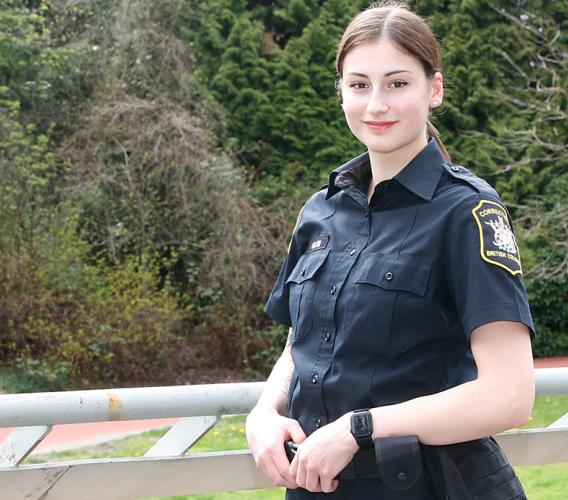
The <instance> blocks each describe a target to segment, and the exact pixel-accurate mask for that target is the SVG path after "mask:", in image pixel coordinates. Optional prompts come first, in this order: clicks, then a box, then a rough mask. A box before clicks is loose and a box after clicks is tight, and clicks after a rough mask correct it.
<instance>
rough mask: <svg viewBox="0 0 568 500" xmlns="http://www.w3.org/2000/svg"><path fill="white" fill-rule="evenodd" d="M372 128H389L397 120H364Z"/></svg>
mask: <svg viewBox="0 0 568 500" xmlns="http://www.w3.org/2000/svg"><path fill="white" fill-rule="evenodd" d="M364 123H365V125H367V127H369V128H370V129H372V130H387V129H389V128H391V127H392V126H393V125H394V124H395V123H396V122H364Z"/></svg>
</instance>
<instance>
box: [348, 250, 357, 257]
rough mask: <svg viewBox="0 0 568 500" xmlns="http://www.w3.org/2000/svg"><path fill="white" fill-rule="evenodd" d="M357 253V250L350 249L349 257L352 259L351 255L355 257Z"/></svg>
mask: <svg viewBox="0 0 568 500" xmlns="http://www.w3.org/2000/svg"><path fill="white" fill-rule="evenodd" d="M356 253H357V250H356V249H355V248H352V249H351V250H349V255H351V256H352V257H353V255H355V254H356Z"/></svg>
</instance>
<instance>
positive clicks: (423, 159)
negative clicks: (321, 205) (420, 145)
mask: <svg viewBox="0 0 568 500" xmlns="http://www.w3.org/2000/svg"><path fill="white" fill-rule="evenodd" d="M444 163H445V159H444V156H443V155H442V152H441V151H440V148H439V146H438V144H437V142H436V141H435V140H434V139H431V140H430V141H429V142H428V144H427V145H426V146H425V147H424V149H422V151H420V153H418V154H417V155H416V156H415V157H414V158H413V159H412V160H411V161H410V163H408V164H407V165H406V166H405V167H404V168H403V169H402V170H401V171H400V172H399V173H398V174H396V175H395V176H394V177H393V179H395V180H396V181H398V182H399V183H400V184H402V185H403V186H404V187H405V188H406V189H408V190H409V191H412V192H413V193H414V194H416V195H418V196H420V198H422V199H424V200H426V201H431V200H432V197H433V195H434V191H435V190H436V187H437V186H438V182H439V181H440V177H441V175H442V172H443V171H444V168H443V166H444ZM370 168H371V164H370V162H369V153H368V152H365V153H363V154H361V155H359V156H357V157H355V158H353V159H352V160H350V161H348V162H347V163H345V164H344V165H342V166H341V167H339V168H337V169H335V170H334V171H333V172H331V174H330V175H329V184H328V188H327V195H326V199H329V198H331V197H332V196H333V195H334V194H336V193H337V192H339V191H340V190H341V189H343V187H345V186H346V185H348V184H353V183H359V182H361V180H362V179H363V177H364V176H365V175H366V174H367V175H368V174H369V171H370Z"/></svg>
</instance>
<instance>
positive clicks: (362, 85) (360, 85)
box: [349, 82, 367, 89]
mask: <svg viewBox="0 0 568 500" xmlns="http://www.w3.org/2000/svg"><path fill="white" fill-rule="evenodd" d="M349 87H351V88H352V89H364V88H366V87H367V84H366V83H365V82H352V83H350V84H349Z"/></svg>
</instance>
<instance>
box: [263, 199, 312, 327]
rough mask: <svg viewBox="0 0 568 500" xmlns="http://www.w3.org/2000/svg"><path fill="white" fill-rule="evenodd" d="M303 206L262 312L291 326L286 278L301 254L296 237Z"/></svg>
mask: <svg viewBox="0 0 568 500" xmlns="http://www.w3.org/2000/svg"><path fill="white" fill-rule="evenodd" d="M304 207H305V205H304ZM304 207H302V209H301V210H300V213H299V214H298V218H297V219H296V225H295V227H294V231H293V233H292V239H291V240H290V244H289V245H288V253H287V255H286V257H285V258H284V262H283V264H282V267H281V268H280V273H279V274H278V278H277V280H276V284H275V285H274V288H273V289H272V293H271V294H270V297H269V298H268V302H267V303H266V306H265V307H264V312H265V313H266V314H267V315H268V316H269V317H270V318H272V319H273V320H275V321H278V322H279V323H282V324H284V325H286V326H292V320H291V318H290V309H289V305H288V292H289V290H288V288H289V287H288V285H286V280H287V279H288V277H289V276H290V273H291V272H292V270H293V269H294V267H296V264H297V263H298V260H299V258H300V256H301V249H300V246H301V245H300V242H299V239H298V227H299V225H300V222H301V219H302V214H303V211H304Z"/></svg>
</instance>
